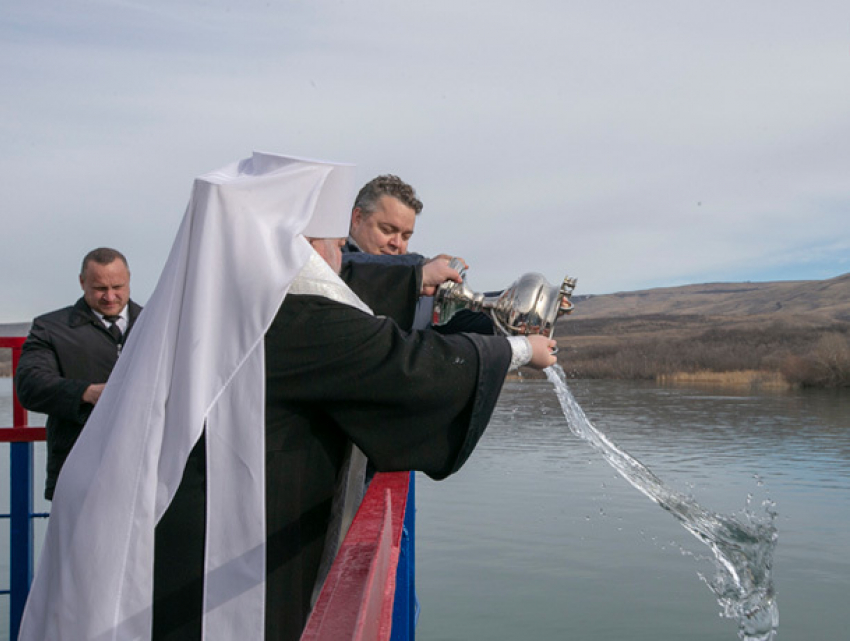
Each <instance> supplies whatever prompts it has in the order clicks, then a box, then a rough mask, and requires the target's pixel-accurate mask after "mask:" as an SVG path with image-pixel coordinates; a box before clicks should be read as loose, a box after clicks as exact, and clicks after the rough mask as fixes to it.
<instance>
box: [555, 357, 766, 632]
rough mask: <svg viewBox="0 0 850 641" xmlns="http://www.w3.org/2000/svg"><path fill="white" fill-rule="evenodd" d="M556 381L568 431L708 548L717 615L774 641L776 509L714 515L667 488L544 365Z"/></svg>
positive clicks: (558, 374) (557, 369)
mask: <svg viewBox="0 0 850 641" xmlns="http://www.w3.org/2000/svg"><path fill="white" fill-rule="evenodd" d="M545 372H546V377H547V378H548V379H549V381H550V382H551V383H552V384H553V385H554V386H555V392H556V393H557V395H558V400H559V401H560V403H561V409H562V410H563V412H564V416H565V417H566V419H567V424H568V425H569V428H570V430H571V431H572V432H573V433H574V434H575V435H576V436H578V437H579V438H581V439H582V440H584V441H586V442H587V443H589V444H590V445H591V446H593V447H594V448H595V449H596V450H597V451H598V452H599V453H600V454H602V456H603V457H604V458H605V460H606V461H608V463H609V464H610V465H611V466H612V467H613V468H614V469H615V470H616V471H617V472H618V473H619V474H620V476H622V477H623V478H624V479H626V481H628V482H629V483H630V484H631V485H632V486H634V487H635V488H636V489H637V490H639V491H640V492H642V493H643V494H645V495H646V496H647V497H649V498H650V499H651V500H652V501H654V502H655V503H657V504H658V505H660V506H661V507H662V508H664V509H665V510H667V511H668V512H669V513H670V514H672V515H673V516H674V517H675V518H676V519H677V520H678V521H679V522H680V523H681V524H682V526H683V527H684V528H685V529H686V530H687V531H688V532H690V533H691V534H693V535H694V536H695V537H696V538H697V539H699V540H700V541H702V542H703V543H704V544H705V545H707V546H708V547H709V549H710V550H711V552H712V554H713V556H714V561H715V575H714V577H712V578H707V577H705V576H702V575H700V576H701V578H702V579H703V581H705V583H706V585H708V587H709V588H710V589H711V591H712V592H713V593H714V594H715V596H716V597H717V601H718V603H719V604H720V606H721V615H722V616H724V617H727V618H730V619H735V620H737V621H738V637H739V638H741V639H743V640H745V641H772V640H773V639H774V638H775V637H776V629H777V627H778V625H779V610H778V607H777V604H776V595H775V592H774V588H773V576H772V573H771V572H772V563H773V550H774V548H775V547H776V541H777V533H776V527H775V525H774V521H775V518H776V513H775V511H773V508H772V505H771V504H769V503H765V504H764V507H765V512H766V517H762V518H759V517H757V516H756V515H755V514H753V513H752V512H751V511H750V510H746V511H744V512H743V513H742V514H740V515H735V516H730V515H722V514H716V513H714V512H710V511H708V510H705V509H704V508H702V507H701V506H700V505H698V504H697V503H696V501H694V500H693V499H691V498H689V497H687V496H684V495H682V494H680V493H678V492H675V491H673V490H671V489H670V488H668V487H667V486H666V485H664V483H663V482H662V481H661V479H659V478H658V477H657V476H655V474H653V473H652V472H651V471H650V470H649V469H648V468H647V467H646V466H644V465H643V464H642V463H641V462H640V461H638V460H637V459H635V458H633V457H632V456H630V455H629V454H628V453H627V452H624V451H623V450H621V449H620V448H619V447H617V446H616V445H615V444H614V443H613V442H612V441H611V440H610V439H608V437H607V436H605V434H603V433H602V432H600V431H599V430H597V429H596V427H594V425H593V423H591V422H590V420H589V419H588V418H587V416H586V415H585V413H584V411H583V410H582V409H581V406H580V405H579V404H578V402H577V401H576V400H575V398H574V397H573V395H572V393H571V392H570V390H569V388H568V387H567V382H566V376H565V375H564V370H563V369H561V367H560V365H554V366H552V367H549V368H547V369H546V370H545Z"/></svg>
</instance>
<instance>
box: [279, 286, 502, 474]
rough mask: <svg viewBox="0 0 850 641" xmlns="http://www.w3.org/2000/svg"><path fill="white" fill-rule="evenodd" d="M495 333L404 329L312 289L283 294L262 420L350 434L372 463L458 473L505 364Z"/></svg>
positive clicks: (286, 427) (329, 434) (283, 430)
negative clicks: (446, 333)
mask: <svg viewBox="0 0 850 641" xmlns="http://www.w3.org/2000/svg"><path fill="white" fill-rule="evenodd" d="M510 357H511V350H510V345H509V344H508V341H507V340H506V339H505V338H502V337H496V336H475V335H466V334H457V335H452V336H440V335H439V334H437V333H435V332H432V331H428V330H424V331H414V332H410V333H408V332H405V331H403V330H401V329H400V328H399V327H398V326H397V325H396V324H395V323H394V322H393V321H391V320H388V319H380V318H375V317H372V316H369V315H367V314H364V313H363V312H360V311H359V310H356V309H354V308H352V307H349V306H347V305H341V304H339V303H336V302H333V301H330V300H328V299H325V298H321V297H316V296H289V297H287V299H286V300H285V301H284V304H283V306H282V307H281V310H280V312H279V313H278V316H277V318H276V319H275V321H274V323H273V325H272V327H271V328H270V330H269V331H268V333H267V335H266V371H267V379H268V380H267V390H266V412H267V416H266V423H267V435H268V436H269V438H271V439H274V438H275V437H274V435H275V433H279V435H280V436H281V438H287V437H288V436H287V434H288V435H289V436H291V433H292V432H293V431H303V430H309V431H310V432H311V433H312V435H313V436H314V437H318V438H319V440H331V441H332V440H334V432H336V436H337V437H342V438H345V437H347V438H350V439H351V440H352V441H354V443H355V444H357V446H358V447H360V449H362V450H363V452H364V453H365V454H366V456H368V457H369V459H370V461H371V462H372V464H373V465H374V466H375V467H376V468H377V469H378V470H379V471H394V470H410V469H415V470H420V471H423V472H425V473H427V474H429V475H430V476H432V477H434V478H443V477H445V476H448V475H449V474H451V473H452V472H454V471H456V470H457V469H458V468H459V467H460V466H461V465H462V464H463V463H464V461H465V460H466V459H467V458H468V456H469V454H470V453H471V452H472V449H473V448H474V447H475V444H476V443H477V442H478V439H479V438H480V436H481V434H482V433H483V431H484V428H485V427H486V425H487V422H488V421H489V418H490V415H491V413H492V411H493V407H494V406H495V403H496V400H497V399H498V395H499V392H500V390H501V387H502V383H503V381H504V377H505V374H506V372H507V369H508V365H509V363H510Z"/></svg>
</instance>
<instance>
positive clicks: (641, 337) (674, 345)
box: [556, 274, 850, 386]
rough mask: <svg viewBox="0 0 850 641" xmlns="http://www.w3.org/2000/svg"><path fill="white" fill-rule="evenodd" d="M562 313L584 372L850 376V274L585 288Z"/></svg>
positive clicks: (839, 382) (819, 380)
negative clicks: (598, 290) (595, 292)
mask: <svg viewBox="0 0 850 641" xmlns="http://www.w3.org/2000/svg"><path fill="white" fill-rule="evenodd" d="M573 302H574V303H575V311H573V313H572V314H570V315H569V316H566V317H564V318H562V319H561V320H559V321H558V324H557V327H556V337H557V338H558V341H559V345H560V347H561V353H560V355H559V360H560V362H561V364H562V366H563V367H564V369H565V370H566V371H568V372H571V373H572V374H573V375H574V376H578V377H587V378H645V379H653V378H656V379H657V378H659V377H662V376H667V377H670V376H675V375H679V374H683V373H687V374H689V375H692V374H693V373H695V372H716V373H728V372H739V371H744V370H747V371H757V372H761V373H764V372H770V373H774V374H777V375H778V374H782V376H784V378H785V380H786V381H788V382H791V383H795V384H802V385H816V386H844V385H850V274H844V275H843V276H838V277H837V278H831V279H828V280H815V281H777V282H766V283H708V284H702V285H684V286H681V287H663V288H657V289H647V290H641V291H634V292H620V293H616V294H606V295H601V296H575V297H574V298H573Z"/></svg>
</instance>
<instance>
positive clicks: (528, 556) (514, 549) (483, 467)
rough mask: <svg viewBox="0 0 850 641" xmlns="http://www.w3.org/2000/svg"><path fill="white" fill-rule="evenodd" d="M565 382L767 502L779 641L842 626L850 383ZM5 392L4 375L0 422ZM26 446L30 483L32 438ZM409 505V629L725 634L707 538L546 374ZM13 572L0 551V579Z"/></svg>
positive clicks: (706, 500) (459, 638)
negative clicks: (413, 515) (609, 458)
mask: <svg viewBox="0 0 850 641" xmlns="http://www.w3.org/2000/svg"><path fill="white" fill-rule="evenodd" d="M570 388H571V390H572V392H573V394H574V395H575V396H576V398H577V399H578V401H579V402H580V403H581V405H582V407H583V409H584V411H585V412H586V413H587V415H588V417H589V418H590V419H591V421H592V422H593V423H594V425H596V426H597V427H598V428H599V429H600V430H602V431H603V432H605V433H606V434H607V435H608V436H609V437H610V438H612V439H613V440H614V441H615V442H616V443H617V444H618V445H619V446H620V447H622V448H623V449H624V450H626V451H628V452H629V453H630V454H631V455H632V456H634V457H636V458H637V459H639V460H640V461H641V462H642V463H643V464H645V465H646V466H648V467H649V468H650V469H651V470H652V471H653V472H654V473H655V474H656V475H657V476H658V477H660V478H661V479H662V480H663V481H664V482H665V483H666V484H667V485H668V486H669V487H671V488H673V489H675V490H677V491H679V492H682V493H685V494H688V495H692V496H693V497H694V498H695V499H696V500H697V501H698V502H699V504H700V505H702V506H703V507H704V508H706V509H709V510H712V511H715V512H721V513H727V514H729V513H735V512H741V511H743V510H748V511H750V512H751V513H756V514H758V513H760V512H762V511H763V509H764V508H763V507H762V503H763V502H765V501H769V502H771V503H772V504H774V508H773V509H775V511H776V512H777V513H778V515H777V517H776V519H775V526H776V527H777V530H778V533H779V543H778V546H777V548H776V551H775V555H774V567H773V574H774V584H775V588H776V592H777V601H778V605H779V620H780V624H779V628H778V635H777V639H779V640H782V639H787V640H790V641H797V640H801V641H802V640H806V641H820V640H822V641H827V640H829V641H835V640H839V639H846V638H848V633H847V628H848V627H850V609H848V608H847V602H848V594H850V536H848V533H847V529H848V526H850V394H847V393H844V394H834V393H823V392H806V393H802V392H800V393H789V394H748V393H729V392H718V391H710V390H693V389H671V388H661V387H657V386H655V385H652V384H643V383H635V382H620V381H572V382H570ZM10 395H11V383H10V381H9V379H3V378H0V425H9V423H10V422H11V409H10ZM31 423H32V424H43V423H42V422H41V419H39V418H33V419H32V420H31ZM39 450H41V451H39ZM36 458H37V461H36V469H37V472H36V477H37V484H38V486H39V488H40V486H41V482H42V478H41V477H42V476H43V475H42V473H41V470H42V469H43V464H44V463H43V447H42V448H38V449H37V457H36ZM6 479H8V456H7V455H2V457H0V483H3V484H4V485H5V483H7V481H6ZM39 492H40V489H39ZM45 505H46V502H44V501H43V500H40V499H38V500H37V505H36V509H37V510H41V509H44V506H45ZM417 509H418V511H417V592H418V595H419V600H420V602H421V606H422V612H421V616H420V620H419V626H418V629H417V639H418V641H467V640H479V639H480V640H482V641H502V640H504V641H515V640H517V639H543V640H550V639H571V640H581V641H590V640H600V641H619V640H623V641H626V640H629V641H649V640H652V641H666V640H668V639H670V640H672V639H688V640H695V641H701V640H705V641H708V640H711V641H722V640H729V641H732V640H734V639H736V638H737V625H736V623H735V622H734V621H731V620H729V619H725V618H722V617H721V616H720V606H719V605H718V604H717V602H716V599H715V597H714V594H713V593H712V592H711V591H710V590H709V588H708V587H707V586H706V584H705V583H703V581H702V580H701V579H700V574H702V575H703V576H706V577H708V578H710V577H711V576H712V575H713V573H714V566H713V563H712V561H711V558H710V557H711V555H710V554H709V553H708V551H707V549H706V548H705V547H704V546H702V545H701V544H700V543H699V542H698V541H697V540H695V539H694V538H693V537H692V536H691V535H690V534H688V533H687V532H686V531H685V530H684V529H683V528H682V527H681V526H680V524H679V522H678V521H676V520H675V519H673V518H672V517H671V516H670V514H668V513H667V512H665V511H663V510H661V509H660V508H659V507H658V506H657V505H655V504H654V503H652V502H651V501H649V500H648V499H647V498H646V497H645V496H643V495H642V494H641V493H639V492H638V491H636V490H635V489H634V488H633V487H632V486H630V485H629V484H628V483H626V482H625V481H624V480H623V479H622V478H620V477H619V476H618V475H617V474H616V473H615V472H614V470H613V469H611V468H610V467H609V466H608V464H607V463H606V462H605V461H604V460H603V459H602V457H601V456H600V455H599V454H598V453H597V452H596V451H595V450H593V449H591V448H590V447H589V446H588V445H587V444H585V443H584V442H583V441H581V440H579V439H578V438H576V437H575V436H573V434H572V433H571V432H570V430H569V429H568V427H567V425H566V422H565V420H564V416H563V414H562V412H561V409H560V407H559V404H558V400H557V398H556V396H555V394H554V391H553V388H552V385H551V384H550V383H548V382H547V381H540V380H535V381H528V380H525V381H511V382H508V383H507V384H506V386H505V389H504V392H503V394H502V397H501V399H500V401H499V405H498V407H497V410H496V413H495V415H494V418H493V421H492V422H491V425H490V427H489V428H488V430H487V432H486V434H485V435H484V438H483V439H482V441H481V443H480V445H479V447H478V448H477V449H476V451H475V453H473V455H472V457H471V458H470V460H469V462H468V463H467V464H466V466H465V467H464V468H463V469H462V470H461V471H460V472H459V473H458V474H456V475H455V476H453V477H451V478H449V479H447V480H445V481H440V482H434V481H431V480H430V479H427V478H426V477H424V476H422V475H418V477H417ZM0 510H2V511H4V512H6V511H8V499H7V496H6V492H0ZM0 527H2V530H0V532H2V537H1V538H0V546H2V549H6V547H7V545H8V524H7V522H3V523H0ZM39 529H41V528H40V527H39ZM7 572H8V560H7V559H6V558H5V557H3V558H0V585H2V586H3V587H5V586H6V585H7V584H8V579H7V578H6V576H7ZM0 599H2V600H0V606H2V607H0V639H6V638H7V637H6V633H7V630H8V624H7V619H6V617H7V608H8V600H7V598H2V597H0Z"/></svg>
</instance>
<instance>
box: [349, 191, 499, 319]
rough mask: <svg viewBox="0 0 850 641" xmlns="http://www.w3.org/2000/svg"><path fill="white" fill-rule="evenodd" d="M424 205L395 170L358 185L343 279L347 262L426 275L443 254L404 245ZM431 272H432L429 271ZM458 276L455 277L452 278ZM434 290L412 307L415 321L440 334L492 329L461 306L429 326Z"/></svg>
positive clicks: (442, 260)
mask: <svg viewBox="0 0 850 641" xmlns="http://www.w3.org/2000/svg"><path fill="white" fill-rule="evenodd" d="M422 208H423V205H422V201H420V200H419V198H418V197H417V195H416V190H415V189H414V188H413V187H412V186H411V185H409V184H407V183H406V182H404V181H403V180H402V179H401V178H399V177H398V176H393V175H391V174H387V175H383V176H378V177H376V178H373V179H372V180H370V181H369V182H368V183H366V184H365V185H363V187H362V188H361V189H360V191H359V192H358V194H357V198H356V199H355V201H354V206H353V208H352V210H351V225H350V227H349V232H348V239H347V240H346V243H345V245H344V246H343V248H342V251H343V259H342V264H343V272H342V274H341V276H342V278H343V280H345V279H346V272H345V269H346V268H347V267H348V266H349V265H352V264H355V265H359V264H364V263H365V264H377V265H385V266H398V265H409V266H413V267H415V268H416V269H417V271H418V272H419V273H420V278H423V279H424V280H428V279H429V275H428V272H429V271H434V270H435V268H436V269H440V268H441V266H440V265H436V264H435V263H440V262H447V261H448V260H449V259H450V257H449V256H446V255H444V254H441V255H440V256H435V257H433V258H430V259H429V258H426V257H425V256H423V255H421V254H416V253H412V252H408V251H407V246H408V243H409V242H410V239H411V237H412V236H413V233H414V229H415V227H416V217H417V216H419V214H420V213H421V211H422ZM432 278H433V277H432ZM453 280H458V281H459V278H458V279H453ZM434 293H435V291H434V289H433V288H432V289H431V290H430V291H426V292H424V296H423V297H422V298H421V299H420V301H419V304H418V307H417V308H416V310H415V318H414V326H415V327H416V328H417V329H424V328H425V327H431V328H432V329H434V331H437V332H439V333H441V334H454V333H458V332H472V333H475V334H494V333H495V330H494V326H493V322H492V321H491V320H490V317H489V316H487V315H486V314H483V313H480V312H478V313H476V312H471V311H469V310H461V311H460V312H458V313H456V314H455V316H454V317H453V318H452V319H451V320H450V321H449V322H448V323H446V324H444V325H441V326H431V310H432V307H433V302H434V301H433V298H432V297H433V295H434Z"/></svg>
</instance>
